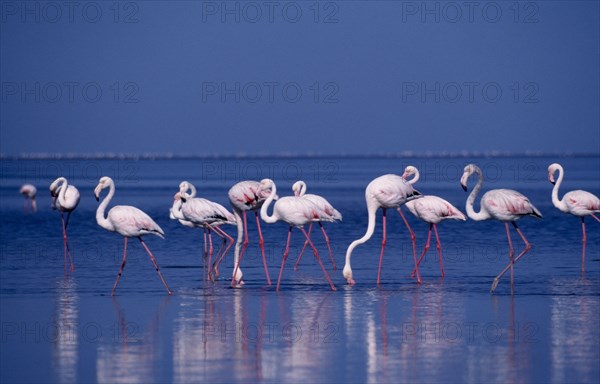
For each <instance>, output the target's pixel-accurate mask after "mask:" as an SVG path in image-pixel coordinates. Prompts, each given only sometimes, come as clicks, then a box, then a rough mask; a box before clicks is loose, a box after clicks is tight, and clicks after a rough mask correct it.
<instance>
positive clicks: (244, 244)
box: [231, 211, 248, 287]
mask: <svg viewBox="0 0 600 384" xmlns="http://www.w3.org/2000/svg"><path fill="white" fill-rule="evenodd" d="M246 247H248V223H247V221H246V211H244V243H243V244H242V249H241V250H240V257H239V259H238V262H237V264H236V265H235V268H233V276H231V286H232V287H236V286H239V285H240V284H241V281H235V276H236V274H237V271H238V268H239V267H240V264H242V259H243V258H244V252H245V251H246Z"/></svg>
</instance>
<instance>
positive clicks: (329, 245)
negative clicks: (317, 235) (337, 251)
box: [311, 221, 337, 271]
mask: <svg viewBox="0 0 600 384" xmlns="http://www.w3.org/2000/svg"><path fill="white" fill-rule="evenodd" d="M311 225H312V224H311ZM319 227H321V231H322V232H323V237H324V238H325V243H327V250H328V251H329V258H331V264H333V270H334V271H337V265H335V260H334V259H333V252H331V244H330V243H329V236H327V232H325V228H323V224H321V222H320V221H319Z"/></svg>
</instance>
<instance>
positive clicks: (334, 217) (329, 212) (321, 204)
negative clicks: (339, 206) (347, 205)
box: [292, 180, 342, 271]
mask: <svg viewBox="0 0 600 384" xmlns="http://www.w3.org/2000/svg"><path fill="white" fill-rule="evenodd" d="M292 191H294V195H295V196H297V197H302V198H304V199H307V200H309V201H311V202H312V203H313V204H314V205H316V206H317V208H319V212H318V214H319V218H318V219H315V220H313V221H316V222H317V223H319V227H321V231H322V232H323V237H324V238H325V242H326V243H327V250H328V251H329V257H330V258H331V264H332V265H333V270H334V271H335V270H337V266H336V265H335V260H334V258H333V252H331V244H330V243H329V236H327V232H325V228H323V224H321V222H322V221H329V222H336V221H341V220H342V214H341V213H339V212H338V210H336V209H335V208H333V206H332V205H331V204H330V203H329V201H327V200H326V199H325V198H324V197H322V196H319V195H314V194H312V193H309V194H307V193H306V183H305V182H304V181H301V180H300V181H296V182H295V183H294V185H293V186H292ZM312 226H313V223H310V226H309V227H308V237H310V233H311V231H312ZM307 245H308V241H305V242H304V246H302V250H301V251H300V254H299V255H298V260H296V265H295V266H294V270H297V269H298V264H300V260H301V259H302V254H303V253H304V250H305V249H306V246H307Z"/></svg>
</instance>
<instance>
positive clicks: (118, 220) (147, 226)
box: [94, 176, 172, 296]
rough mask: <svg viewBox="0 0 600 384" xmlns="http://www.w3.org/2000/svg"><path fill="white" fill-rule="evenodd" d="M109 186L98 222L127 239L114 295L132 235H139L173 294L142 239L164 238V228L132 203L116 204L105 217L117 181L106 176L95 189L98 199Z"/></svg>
mask: <svg viewBox="0 0 600 384" xmlns="http://www.w3.org/2000/svg"><path fill="white" fill-rule="evenodd" d="M105 188H109V191H108V195H107V196H106V197H105V198H104V199H103V200H102V203H100V205H99V206H98V209H97V210H96V222H97V223H98V225H99V226H101V227H102V228H104V229H106V230H107V231H111V232H117V233H118V234H120V235H121V236H123V239H124V241H125V244H124V247H123V262H122V263H121V269H119V274H118V275H117V280H116V281H115V285H114V286H113V289H112V295H113V296H114V294H115V290H116V289H117V284H119V279H121V275H122V274H123V269H124V268H125V264H126V262H127V239H128V238H130V237H137V238H138V240H139V241H140V243H142V246H143V247H144V249H145V250H146V252H147V253H148V255H149V256H150V260H151V261H152V264H153V265H154V268H155V269H156V272H157V273H158V276H159V277H160V280H161V281H162V283H163V285H164V286H165V288H166V289H167V293H168V294H169V295H171V294H172V292H171V290H170V289H169V286H168V285H167V282H166V281H165V279H164V278H163V276H162V273H160V269H159V268H158V264H157V263H156V259H155V258H154V255H153V254H152V252H150V249H149V248H148V246H147V245H146V243H145V242H144V240H143V239H142V236H143V235H148V234H150V235H156V236H158V237H160V238H161V239H164V237H163V235H164V234H165V233H164V232H163V230H162V229H161V228H160V227H159V226H158V224H156V223H155V222H154V220H152V219H151V218H150V216H148V215H147V214H146V213H144V212H143V211H141V210H140V209H138V208H136V207H132V206H130V205H116V206H114V207H112V208H111V209H110V211H108V215H107V217H106V218H105V217H104V212H105V211H106V207H107V206H108V203H109V202H110V200H111V199H112V198H113V196H114V195H115V183H114V182H113V180H112V179H111V178H110V177H108V176H104V177H102V178H101V179H100V182H99V183H98V185H97V186H96V188H95V189H94V195H95V196H96V200H97V201H99V200H100V192H102V190H103V189H105Z"/></svg>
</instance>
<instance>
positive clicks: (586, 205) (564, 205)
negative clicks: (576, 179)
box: [548, 163, 600, 272]
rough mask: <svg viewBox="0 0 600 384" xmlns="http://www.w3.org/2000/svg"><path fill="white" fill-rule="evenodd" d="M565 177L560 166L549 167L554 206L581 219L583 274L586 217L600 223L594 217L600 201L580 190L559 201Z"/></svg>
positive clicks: (551, 165)
mask: <svg viewBox="0 0 600 384" xmlns="http://www.w3.org/2000/svg"><path fill="white" fill-rule="evenodd" d="M556 171H558V180H556V181H554V174H555V173H556ZM563 176H564V171H563V167H562V166H561V165H560V164H557V163H554V164H550V166H549V167H548V180H549V181H550V182H551V183H552V184H554V188H552V204H554V206H555V207H556V208H558V209H560V210H561V211H563V212H565V213H570V214H571V215H574V216H579V217H581V229H582V231H583V237H582V240H581V242H582V243H583V248H582V251H581V272H585V243H586V240H587V236H586V233H585V217H586V216H592V217H593V218H594V219H596V220H597V221H599V222H600V219H599V218H598V216H596V215H594V213H598V212H600V199H598V197H597V196H595V195H593V194H591V193H589V192H587V191H582V190H580V189H578V190H576V191H571V192H567V193H565V194H564V196H563V198H562V199H561V200H559V199H558V188H560V185H561V183H562V181H563Z"/></svg>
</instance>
